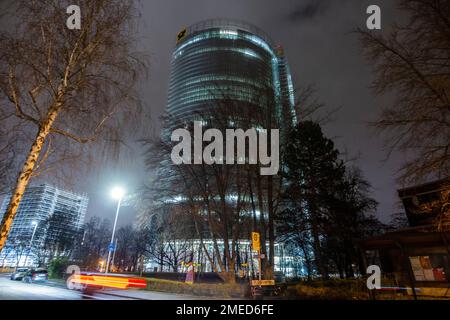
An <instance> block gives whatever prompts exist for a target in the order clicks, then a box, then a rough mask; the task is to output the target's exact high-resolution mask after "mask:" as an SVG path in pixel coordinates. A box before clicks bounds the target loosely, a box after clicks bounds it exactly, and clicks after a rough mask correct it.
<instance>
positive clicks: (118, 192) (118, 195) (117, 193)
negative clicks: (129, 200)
mask: <svg viewBox="0 0 450 320" xmlns="http://www.w3.org/2000/svg"><path fill="white" fill-rule="evenodd" d="M124 195H125V190H123V189H122V188H121V187H115V188H114V189H112V191H111V196H112V197H113V198H114V199H116V200H119V199H122V197H123V196H124Z"/></svg>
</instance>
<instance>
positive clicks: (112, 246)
mask: <svg viewBox="0 0 450 320" xmlns="http://www.w3.org/2000/svg"><path fill="white" fill-rule="evenodd" d="M108 250H109V251H114V250H116V245H115V244H114V243H110V244H109V246H108Z"/></svg>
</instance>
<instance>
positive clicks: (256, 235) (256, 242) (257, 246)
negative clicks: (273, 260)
mask: <svg viewBox="0 0 450 320" xmlns="http://www.w3.org/2000/svg"><path fill="white" fill-rule="evenodd" d="M259 238H260V237H259V232H252V248H253V250H255V251H259V250H260V249H261V243H260V241H259Z"/></svg>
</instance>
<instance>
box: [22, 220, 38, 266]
mask: <svg viewBox="0 0 450 320" xmlns="http://www.w3.org/2000/svg"><path fill="white" fill-rule="evenodd" d="M31 225H32V226H34V229H33V234H32V235H31V239H30V244H29V245H28V252H27V256H26V257H25V263H24V264H25V265H24V267H26V266H27V260H28V256H29V255H30V251H31V246H32V245H33V239H34V235H35V233H36V228H37V225H38V223H37V221H34V220H33V221H31Z"/></svg>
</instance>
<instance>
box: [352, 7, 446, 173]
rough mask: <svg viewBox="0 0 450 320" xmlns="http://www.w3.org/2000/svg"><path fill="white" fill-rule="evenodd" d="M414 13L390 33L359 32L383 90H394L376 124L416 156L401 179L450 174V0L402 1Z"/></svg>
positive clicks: (392, 142) (376, 87)
mask: <svg viewBox="0 0 450 320" xmlns="http://www.w3.org/2000/svg"><path fill="white" fill-rule="evenodd" d="M399 3H400V9H402V10H404V11H405V12H406V13H407V14H408V15H409V21H408V22H407V23H406V24H405V25H403V26H398V25H396V26H394V27H393V31H392V33H391V34H390V35H388V36H383V35H382V34H380V33H377V32H371V31H367V30H359V31H358V34H359V36H360V40H361V44H362V46H363V48H364V52H365V54H366V56H367V58H368V60H369V61H371V63H372V64H373V68H374V73H375V75H376V80H375V81H374V83H373V88H374V91H375V93H377V94H385V93H389V92H394V93H395V95H396V99H395V102H394V103H393V105H391V106H388V107H387V108H385V109H384V110H383V112H382V114H381V117H380V118H379V120H378V121H376V122H375V123H374V124H375V126H376V127H377V128H378V129H380V130H382V131H386V132H387V133H389V140H388V141H387V146H388V148H389V153H391V152H392V151H393V150H396V149H398V150H401V151H406V152H408V153H409V154H411V155H412V156H411V157H410V161H408V162H406V163H405V165H404V166H403V168H402V172H401V179H402V180H403V181H408V180H424V179H426V178H428V177H433V176H438V177H440V178H444V177H446V176H448V174H449V170H450V163H449V159H450V153H449V152H450V150H449V148H450V140H449V137H450V118H449V116H450V112H449V111H450V14H449V13H450V1H449V0H401V1H399Z"/></svg>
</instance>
